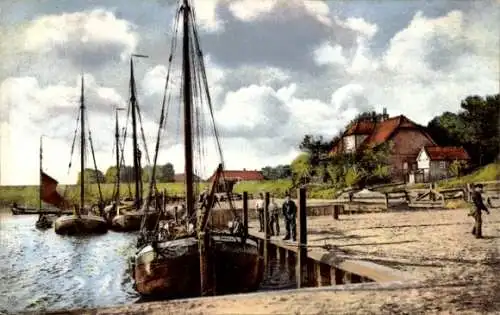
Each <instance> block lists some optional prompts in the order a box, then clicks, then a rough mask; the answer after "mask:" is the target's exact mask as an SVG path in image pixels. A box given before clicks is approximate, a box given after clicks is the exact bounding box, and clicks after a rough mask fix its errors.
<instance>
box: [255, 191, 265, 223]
mask: <svg viewBox="0 0 500 315" xmlns="http://www.w3.org/2000/svg"><path fill="white" fill-rule="evenodd" d="M255 210H257V216H258V218H259V232H264V194H262V193H260V194H259V199H257V201H256V202H255Z"/></svg>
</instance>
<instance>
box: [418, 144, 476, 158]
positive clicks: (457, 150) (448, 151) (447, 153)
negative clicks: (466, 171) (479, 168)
mask: <svg viewBox="0 0 500 315" xmlns="http://www.w3.org/2000/svg"><path fill="white" fill-rule="evenodd" d="M425 151H426V152H427V155H429V158H430V159H431V160H432V161H439V160H441V161H442V160H447V161H451V160H470V156H469V154H468V153H467V151H465V149H464V148H462V147H439V146H432V147H425Z"/></svg>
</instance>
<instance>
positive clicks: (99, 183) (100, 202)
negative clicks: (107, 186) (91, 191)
mask: <svg viewBox="0 0 500 315" xmlns="http://www.w3.org/2000/svg"><path fill="white" fill-rule="evenodd" d="M87 121H88V119H87ZM87 124H88V122H87ZM87 126H88V125H87ZM89 143H90V152H91V153H92V160H93V161H94V172H95V173H94V174H95V176H96V181H97V189H98V190H99V204H100V205H102V203H103V201H104V200H103V198H102V190H101V179H100V176H99V169H98V168H97V162H96V159H95V152H94V144H93V143H92V133H91V132H90V128H89ZM99 209H101V208H100V207H99Z"/></svg>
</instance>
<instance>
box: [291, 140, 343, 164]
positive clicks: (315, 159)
mask: <svg viewBox="0 0 500 315" xmlns="http://www.w3.org/2000/svg"><path fill="white" fill-rule="evenodd" d="M333 144H334V142H333V140H331V141H325V140H324V139H323V136H319V137H316V136H313V135H305V136H304V139H303V140H302V142H301V143H300V145H299V149H300V150H301V151H302V152H305V153H307V154H308V155H309V156H310V161H311V165H312V166H314V167H316V166H318V165H319V162H320V160H321V158H322V157H323V156H324V155H326V154H328V152H330V150H331V149H332V147H333Z"/></svg>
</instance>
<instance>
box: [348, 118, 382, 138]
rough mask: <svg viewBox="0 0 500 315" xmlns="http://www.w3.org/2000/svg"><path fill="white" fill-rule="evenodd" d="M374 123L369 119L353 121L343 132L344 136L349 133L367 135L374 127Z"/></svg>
mask: <svg viewBox="0 0 500 315" xmlns="http://www.w3.org/2000/svg"><path fill="white" fill-rule="evenodd" d="M375 125H376V123H374V122H372V121H370V120H360V121H358V122H356V123H354V124H353V125H352V126H351V127H350V128H349V129H348V130H347V132H346V133H345V134H344V136H350V135H369V134H371V133H372V132H373V129H375Z"/></svg>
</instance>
